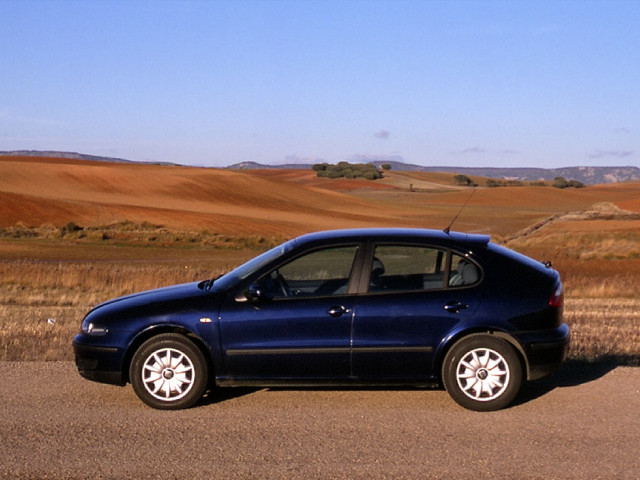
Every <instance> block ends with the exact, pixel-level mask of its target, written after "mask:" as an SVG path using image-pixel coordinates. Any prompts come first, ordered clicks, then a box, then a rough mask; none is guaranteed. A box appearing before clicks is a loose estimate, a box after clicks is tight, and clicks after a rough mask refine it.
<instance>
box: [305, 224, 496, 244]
mask: <svg viewBox="0 0 640 480" xmlns="http://www.w3.org/2000/svg"><path fill="white" fill-rule="evenodd" d="M398 238H402V239H403V240H407V239H415V240H434V241H440V242H454V243H456V244H459V245H468V246H486V245H487V244H488V243H489V242H490V241H491V237H490V236H489V235H485V234H479V233H464V232H457V231H451V232H444V231H442V230H436V229H427V228H388V227H387V228H347V229H339V230H321V231H318V232H313V233H307V234H305V235H301V236H299V237H297V238H296V239H295V242H296V243H297V244H308V243H315V242H326V241H331V240H349V239H352V240H353V241H362V240H375V241H393V240H394V239H398Z"/></svg>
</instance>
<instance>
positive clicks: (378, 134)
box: [373, 129, 391, 140]
mask: <svg viewBox="0 0 640 480" xmlns="http://www.w3.org/2000/svg"><path fill="white" fill-rule="evenodd" d="M389 135H391V134H390V133H389V130H384V129H383V130H378V131H377V132H376V133H374V134H373V136H374V137H376V138H379V139H381V140H386V139H387V138H389Z"/></svg>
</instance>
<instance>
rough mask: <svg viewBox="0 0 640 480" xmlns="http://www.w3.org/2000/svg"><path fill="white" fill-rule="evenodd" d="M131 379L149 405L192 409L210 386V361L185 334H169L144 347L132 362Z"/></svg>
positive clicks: (173, 408) (145, 343) (139, 395)
mask: <svg viewBox="0 0 640 480" xmlns="http://www.w3.org/2000/svg"><path fill="white" fill-rule="evenodd" d="M129 378H130V379H131V385H132V386H133V390H134V391H135V392H136V394H137V395H138V397H140V399H141V400H142V401H143V402H144V403H146V404H147V405H149V406H151V407H153V408H158V409H163V410H177V409H181V408H188V407H191V406H192V405H193V404H195V403H196V402H197V401H198V400H199V399H200V398H201V397H202V395H203V394H204V392H205V390H206V388H207V378H208V375H207V363H206V361H205V359H204V356H203V355H202V352H201V351H200V350H199V349H198V347H196V345H194V343H193V342H191V341H190V340H189V339H187V338H186V337H185V336H183V335H179V334H175V333H166V334H161V335H157V336H155V337H153V338H150V339H149V340H147V341H146V342H144V343H143V344H142V345H141V346H140V348H139V349H138V350H137V351H136V353H135V354H134V356H133V359H132V361H131V367H130V369H129Z"/></svg>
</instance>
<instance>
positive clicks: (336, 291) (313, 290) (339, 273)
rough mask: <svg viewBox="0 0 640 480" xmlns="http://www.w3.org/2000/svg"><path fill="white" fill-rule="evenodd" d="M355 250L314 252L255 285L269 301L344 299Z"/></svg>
mask: <svg viewBox="0 0 640 480" xmlns="http://www.w3.org/2000/svg"><path fill="white" fill-rule="evenodd" d="M357 251H358V247H357V246H355V245H354V246H348V247H332V248H325V249H321V250H314V251H312V252H310V253H307V254H305V255H303V256H301V257H298V258H296V259H295V260H293V261H291V262H289V263H287V264H286V265H283V266H281V267H280V268H278V269H276V270H273V271H272V272H270V273H269V274H267V275H265V276H264V277H262V279H261V280H260V281H259V285H260V287H261V289H262V290H263V291H264V292H265V294H266V295H267V296H268V297H270V298H274V299H276V298H286V297H302V296H331V295H344V294H346V293H347V290H348V287H349V278H350V275H351V269H352V267H353V262H354V259H355V257H356V253H357Z"/></svg>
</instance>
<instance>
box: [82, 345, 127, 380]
mask: <svg viewBox="0 0 640 480" xmlns="http://www.w3.org/2000/svg"><path fill="white" fill-rule="evenodd" d="M85 340H86V336H85V335H84V334H81V333H80V334H78V335H76V336H75V338H74V339H73V351H74V354H75V359H76V367H77V368H78V372H79V373H80V375H82V376H83V377H84V378H86V379H88V380H93V381H95V382H101V383H109V384H112V385H125V384H126V379H125V377H124V375H123V373H122V354H123V352H122V350H121V349H120V348H118V347H110V346H102V345H91V344H88V343H85Z"/></svg>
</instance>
